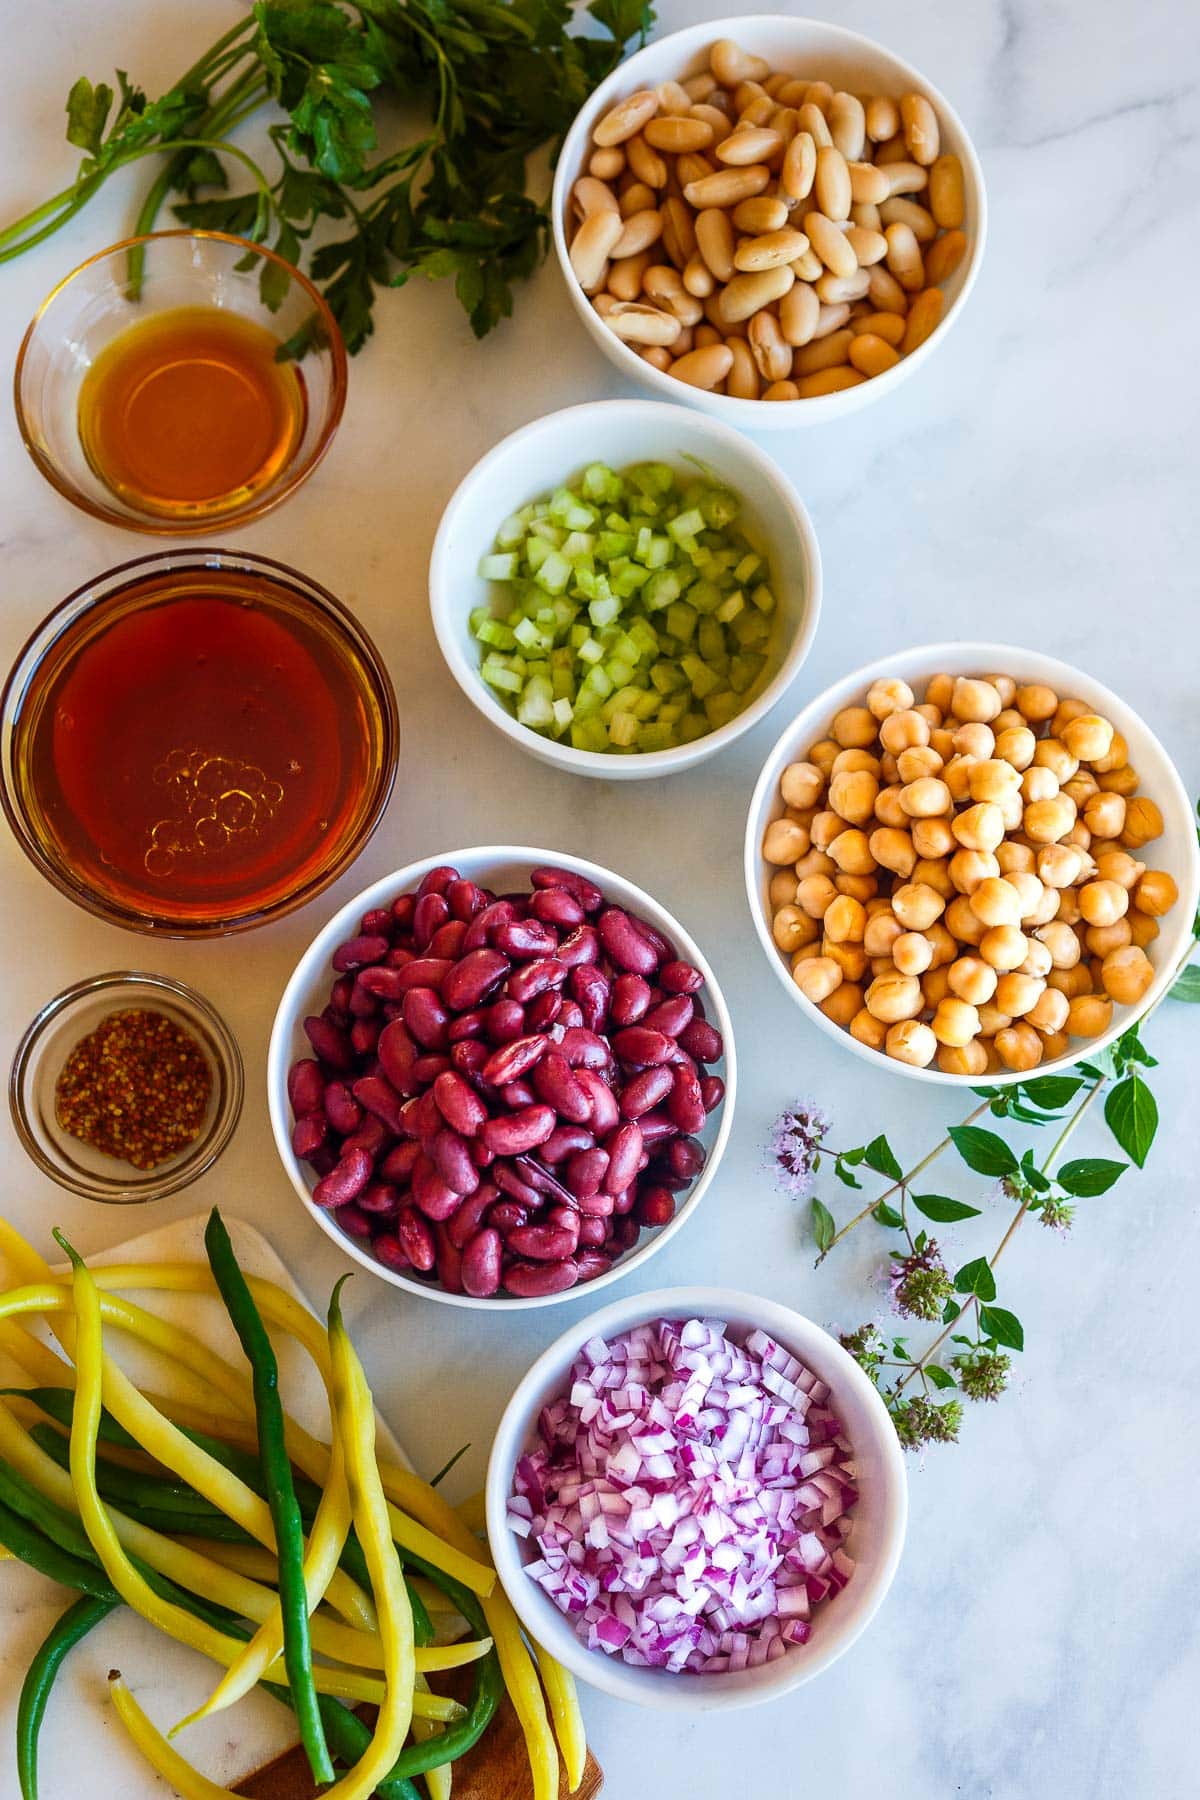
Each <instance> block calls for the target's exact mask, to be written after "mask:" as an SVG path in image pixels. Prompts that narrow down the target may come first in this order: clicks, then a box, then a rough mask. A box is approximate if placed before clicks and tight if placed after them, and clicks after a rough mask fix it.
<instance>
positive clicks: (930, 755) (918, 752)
mask: <svg viewBox="0 0 1200 1800" xmlns="http://www.w3.org/2000/svg"><path fill="white" fill-rule="evenodd" d="M942 760H943V759H942V758H941V757H940V756H939V755H938V753H937V751H936V750H935V749H934V748H933V746H932V745H931V744H913V745H912V746H911V748H909V749H908V750H902V751H901V752H900V754H899V756H898V757H897V758H896V773H897V775H898V776H899V777H900V780H901V781H902V782H903V783H904V784H905V785H906V786H907V785H908V784H909V783H910V782H913V781H920V780H921V778H922V776H925V775H936V774H938V773H939V771H940V770H941V767H942Z"/></svg>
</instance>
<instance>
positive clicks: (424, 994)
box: [404, 987, 450, 1050]
mask: <svg viewBox="0 0 1200 1800" xmlns="http://www.w3.org/2000/svg"><path fill="white" fill-rule="evenodd" d="M404 1023H405V1024H406V1025H407V1026H408V1029H409V1031H410V1032H411V1034H412V1036H413V1037H414V1038H415V1039H416V1041H417V1043H418V1044H420V1045H421V1047H422V1049H424V1050H445V1049H446V1048H447V1047H448V1046H449V1042H450V1040H449V1037H448V1036H447V1032H446V1027H447V1025H448V1024H449V1023H450V1015H449V1013H448V1012H447V1011H446V1008H445V1007H444V1006H443V1005H442V1003H441V1001H440V1000H439V999H438V997H437V995H436V994H435V993H434V991H433V989H432V988H429V987H415V988H410V989H409V990H408V992H407V993H406V994H405V996H404Z"/></svg>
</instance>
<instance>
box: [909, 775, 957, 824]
mask: <svg viewBox="0 0 1200 1800" xmlns="http://www.w3.org/2000/svg"><path fill="white" fill-rule="evenodd" d="M900 804H901V806H902V807H903V808H904V810H905V812H906V813H907V814H908V816H909V818H911V819H931V818H938V817H940V816H941V815H942V814H944V813H948V812H949V811H950V807H951V800H950V789H949V788H948V787H947V786H946V783H945V782H944V781H939V780H938V779H937V777H936V776H934V775H924V776H922V777H921V779H920V780H919V781H910V782H909V783H908V786H907V787H903V788H901V790H900Z"/></svg>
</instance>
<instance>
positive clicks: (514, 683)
mask: <svg viewBox="0 0 1200 1800" xmlns="http://www.w3.org/2000/svg"><path fill="white" fill-rule="evenodd" d="M479 673H480V674H481V675H482V676H483V679H484V680H485V681H486V682H487V684H488V686H489V687H494V688H499V689H500V690H501V692H502V693H505V694H519V693H520V691H521V677H520V676H519V675H518V674H516V673H515V671H514V670H512V669H510V668H508V667H506V666H505V664H504V663H502V662H501V661H500V660H499V659H498V658H497V657H494V656H489V657H486V658H485V659H484V662H483V665H482V667H481V669H480V671H479Z"/></svg>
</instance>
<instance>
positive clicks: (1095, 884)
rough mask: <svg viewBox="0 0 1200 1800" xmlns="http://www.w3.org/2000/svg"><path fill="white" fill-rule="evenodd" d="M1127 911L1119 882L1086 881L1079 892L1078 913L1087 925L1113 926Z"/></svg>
mask: <svg viewBox="0 0 1200 1800" xmlns="http://www.w3.org/2000/svg"><path fill="white" fill-rule="evenodd" d="M1128 910H1129V895H1128V894H1127V893H1126V891H1125V889H1124V888H1123V887H1122V886H1121V884H1120V882H1119V881H1088V882H1085V883H1084V885H1083V886H1082V887H1081V888H1080V890H1079V911H1080V913H1081V914H1082V916H1083V917H1084V918H1085V919H1086V920H1087V922H1088V924H1089V925H1114V924H1115V923H1116V921H1117V920H1118V919H1123V918H1124V916H1125V914H1126V912H1127V911H1128Z"/></svg>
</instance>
